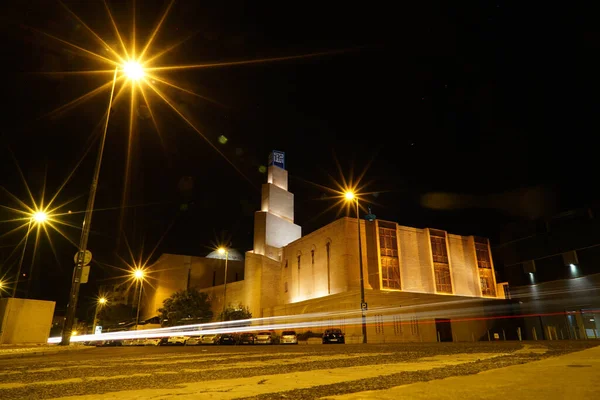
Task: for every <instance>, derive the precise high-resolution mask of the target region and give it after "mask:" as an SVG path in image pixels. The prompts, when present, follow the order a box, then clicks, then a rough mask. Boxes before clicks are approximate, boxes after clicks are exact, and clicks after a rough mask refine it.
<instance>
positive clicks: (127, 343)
mask: <svg viewBox="0 0 600 400" xmlns="http://www.w3.org/2000/svg"><path fill="white" fill-rule="evenodd" d="M145 344H146V339H124V340H123V346H143V345H145Z"/></svg>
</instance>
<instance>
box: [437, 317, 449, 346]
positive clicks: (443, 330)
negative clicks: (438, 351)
mask: <svg viewBox="0 0 600 400" xmlns="http://www.w3.org/2000/svg"><path fill="white" fill-rule="evenodd" d="M435 330H436V331H437V335H438V341H440V342H452V324H451V323H450V320H449V319H438V318H436V319H435Z"/></svg>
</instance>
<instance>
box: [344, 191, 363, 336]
mask: <svg viewBox="0 0 600 400" xmlns="http://www.w3.org/2000/svg"><path fill="white" fill-rule="evenodd" d="M344 198H345V199H346V200H347V201H353V202H355V203H356V222H357V227H358V268H359V271H360V309H361V313H362V336H363V343H367V316H366V314H365V312H366V308H367V304H366V303H365V282H364V279H363V262H362V246H361V240H360V210H359V204H358V196H357V195H356V194H355V193H354V191H352V190H347V191H346V192H345V193H344Z"/></svg>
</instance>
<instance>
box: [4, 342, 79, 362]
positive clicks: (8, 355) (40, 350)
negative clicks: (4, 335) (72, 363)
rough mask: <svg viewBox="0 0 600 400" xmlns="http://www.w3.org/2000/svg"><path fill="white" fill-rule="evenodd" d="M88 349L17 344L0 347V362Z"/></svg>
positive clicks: (54, 345) (72, 345)
mask: <svg viewBox="0 0 600 400" xmlns="http://www.w3.org/2000/svg"><path fill="white" fill-rule="evenodd" d="M89 349H90V347H88V346H83V345H80V344H71V345H70V346H59V345H56V344H37V345H36V344H33V345H32V344H17V345H12V344H11V345H4V344H3V345H0V360H6V359H12V358H21V357H31V356H42V355H49V354H55V353H58V352H64V351H77V350H89Z"/></svg>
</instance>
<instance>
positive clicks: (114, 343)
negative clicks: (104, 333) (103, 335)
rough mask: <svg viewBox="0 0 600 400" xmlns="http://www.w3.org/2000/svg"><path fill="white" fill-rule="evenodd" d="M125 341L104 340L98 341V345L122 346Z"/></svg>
mask: <svg viewBox="0 0 600 400" xmlns="http://www.w3.org/2000/svg"><path fill="white" fill-rule="evenodd" d="M122 345H123V342H122V341H120V340H102V341H100V342H97V344H96V347H114V346H122Z"/></svg>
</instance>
